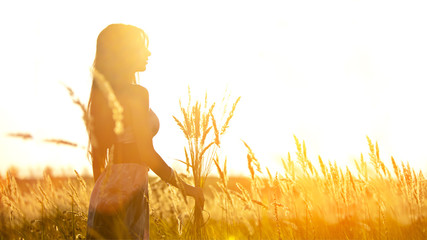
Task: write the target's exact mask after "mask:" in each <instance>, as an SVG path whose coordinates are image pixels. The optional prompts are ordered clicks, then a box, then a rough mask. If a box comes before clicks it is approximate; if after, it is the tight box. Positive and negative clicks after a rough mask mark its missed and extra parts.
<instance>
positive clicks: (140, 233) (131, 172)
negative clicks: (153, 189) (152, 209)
mask: <svg viewBox="0 0 427 240" xmlns="http://www.w3.org/2000/svg"><path fill="white" fill-rule="evenodd" d="M148 238H149V208H148V168H147V167H146V166H143V165H140V164H136V163H121V164H112V165H111V166H110V167H109V168H107V169H106V170H105V171H104V172H103V173H102V174H101V175H100V177H99V178H98V180H97V181H96V183H95V186H94V188H93V191H92V195H91V197H90V204H89V213H88V222H87V239H148Z"/></svg>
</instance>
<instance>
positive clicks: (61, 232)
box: [0, 98, 427, 239]
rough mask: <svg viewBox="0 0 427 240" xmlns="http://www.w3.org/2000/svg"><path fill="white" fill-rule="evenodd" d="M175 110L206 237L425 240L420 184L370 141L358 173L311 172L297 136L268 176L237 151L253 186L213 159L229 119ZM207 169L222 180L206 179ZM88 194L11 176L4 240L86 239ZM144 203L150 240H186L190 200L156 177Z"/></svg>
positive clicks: (326, 165)
mask: <svg viewBox="0 0 427 240" xmlns="http://www.w3.org/2000/svg"><path fill="white" fill-rule="evenodd" d="M190 101H191V98H190V99H189V102H190ZM237 101H238V100H237ZM237 101H236V103H237ZM202 105H203V106H202ZM235 105H236V104H234V105H233V107H232V110H231V112H232V113H233V112H234V110H235ZM181 109H182V114H183V115H182V119H181V120H180V119H178V118H175V120H176V122H177V124H178V125H179V127H180V128H181V130H182V131H183V133H184V135H185V137H186V139H187V141H188V145H187V146H186V147H185V151H184V152H185V155H186V160H185V161H182V162H184V163H185V164H186V165H187V167H188V170H189V172H191V173H192V174H191V177H186V176H185V175H182V174H181V178H182V179H184V180H185V181H193V183H194V184H196V185H198V186H205V189H206V191H205V193H206V203H205V210H206V212H204V213H202V214H203V218H202V219H203V222H202V223H201V224H202V225H203V226H202V227H203V231H204V233H205V235H204V237H205V238H209V239H427V233H426V227H427V220H426V214H427V208H426V205H425V197H426V191H425V190H426V187H427V185H426V183H427V182H426V179H425V177H424V176H423V174H422V172H421V171H418V170H415V169H413V168H412V167H411V166H410V165H409V163H399V162H397V161H396V160H395V159H394V158H393V157H391V161H390V162H391V166H392V168H393V169H392V172H393V174H391V173H390V171H389V170H388V168H387V166H386V164H385V162H384V161H383V159H381V158H380V151H379V146H378V143H375V144H374V143H373V142H372V141H371V140H370V139H369V138H367V143H368V144H367V148H366V150H367V151H368V157H369V162H368V161H366V160H365V156H364V155H363V154H361V156H360V159H357V160H355V164H354V165H355V170H352V168H349V167H345V168H341V167H338V165H337V163H336V162H331V161H324V160H323V159H322V158H321V157H320V156H318V164H317V161H316V163H315V161H312V160H310V159H308V157H307V147H306V145H305V142H304V141H302V143H301V141H299V139H298V138H297V137H295V136H294V140H295V145H296V151H295V154H291V153H288V154H287V156H286V157H284V158H283V159H282V163H283V168H282V169H276V170H277V172H272V171H271V169H268V168H263V166H262V163H263V161H268V159H266V160H259V159H257V157H256V149H252V148H251V147H250V145H249V144H248V143H246V142H243V144H244V145H245V146H246V149H247V167H248V176H249V177H247V178H246V177H241V178H238V177H232V176H228V173H227V159H225V158H222V157H219V156H217V155H215V154H214V153H215V152H214V150H215V148H217V147H218V146H219V145H220V144H221V141H220V140H221V139H220V136H221V134H224V132H225V130H226V129H227V127H224V126H228V124H229V118H231V117H230V116H232V115H233V114H232V113H231V114H228V115H227V114H223V115H225V116H226V117H224V119H225V120H224V121H218V120H221V118H217V117H214V116H216V115H215V114H213V111H214V109H215V105H214V104H212V105H208V104H207V100H206V99H205V102H204V104H202V103H199V102H196V104H193V105H191V104H190V103H189V104H187V107H186V108H183V107H181ZM218 122H223V123H224V124H223V125H222V126H221V127H218ZM209 161H210V163H209ZM231 161H233V160H231ZM210 164H213V165H214V166H215V168H216V171H217V172H218V176H219V177H218V178H216V177H215V178H214V177H207V173H208V172H209V171H208V168H209V167H210ZM262 169H265V170H266V172H265V173H266V175H265V176H266V178H264V175H262V174H263V172H262ZM92 188H93V181H92V180H89V181H88V180H87V179H84V178H82V177H81V176H80V175H79V174H78V173H77V172H76V176H75V177H74V178H70V179H65V180H64V179H63V180H58V179H51V178H50V176H48V175H45V177H44V178H43V179H42V180H37V181H33V182H32V183H25V182H24V180H20V179H15V178H14V177H13V176H12V175H11V174H8V175H7V176H6V178H5V179H3V180H1V183H0V197H1V204H0V226H1V228H0V239H84V237H85V235H86V221H87V211H88V205H89V197H90V192H91V190H92ZM149 194H150V198H149V199H150V238H151V239H188V235H186V232H188V231H189V230H191V229H195V226H194V222H195V221H194V201H193V200H192V199H190V198H189V199H188V200H187V199H186V197H185V195H183V194H181V193H180V190H179V189H176V188H173V187H170V186H168V185H167V184H165V183H164V182H162V181H159V180H158V178H150V187H149Z"/></svg>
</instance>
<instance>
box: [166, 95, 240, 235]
mask: <svg viewBox="0 0 427 240" xmlns="http://www.w3.org/2000/svg"><path fill="white" fill-rule="evenodd" d="M191 100H192V99H191V92H190V88H188V103H187V106H186V107H183V106H182V103H181V101H180V104H179V105H180V109H181V113H182V119H181V120H179V119H178V118H177V117H175V116H173V118H174V119H175V122H176V123H177V125H178V126H179V127H180V129H181V130H182V132H183V134H184V136H185V138H186V140H187V146H185V147H184V152H185V162H184V161H181V162H183V163H184V164H186V166H187V171H190V169H191V173H192V177H193V183H194V186H196V187H201V188H203V187H204V185H205V182H206V178H207V176H208V175H209V172H210V171H211V168H212V163H213V162H214V157H215V156H216V151H217V148H218V147H220V144H221V140H220V139H221V136H222V135H224V134H225V132H226V130H227V128H228V126H229V123H230V120H231V118H232V117H233V114H234V110H235V109H236V106H237V103H238V102H239V100H240V98H237V100H236V101H235V102H234V104H233V107H232V108H231V110H230V111H229V112H228V114H227V109H226V106H224V107H223V108H224V109H223V113H224V114H223V115H226V114H227V115H228V117H227V118H226V119H225V121H224V123H223V124H222V127H221V128H219V127H218V124H217V119H216V117H215V116H214V110H215V103H213V104H208V96H207V93H206V94H205V100H204V103H201V102H199V101H196V102H195V103H193V102H192V101H191ZM202 105H203V106H202ZM212 131H213V133H212ZM203 225H204V221H203V215H202V209H201V206H197V202H196V206H195V208H194V228H193V229H194V232H193V234H191V235H190V236H191V237H192V238H194V239H207V238H208V236H207V235H206V232H205V231H204V228H203Z"/></svg>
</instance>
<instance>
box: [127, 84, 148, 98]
mask: <svg viewBox="0 0 427 240" xmlns="http://www.w3.org/2000/svg"><path fill="white" fill-rule="evenodd" d="M129 93H130V94H132V95H134V96H135V95H136V96H137V97H148V90H147V89H146V88H145V87H143V86H141V85H138V84H133V85H130V86H129Z"/></svg>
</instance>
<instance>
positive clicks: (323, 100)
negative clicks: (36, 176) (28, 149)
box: [0, 1, 427, 173]
mask: <svg viewBox="0 0 427 240" xmlns="http://www.w3.org/2000/svg"><path fill="white" fill-rule="evenodd" d="M334 4H338V6H336V7H339V8H340V9H341V11H335V10H332V9H331V8H330V6H331V3H329V2H328V3H323V2H322V3H320V2H319V3H315V4H314V5H313V6H306V5H304V4H302V3H292V4H291V3H287V7H284V8H279V7H278V6H275V5H274V4H273V3H268V4H267V3H266V4H263V5H261V4H255V3H239V4H237V3H230V6H229V7H228V8H223V7H221V6H222V5H221V4H202V3H190V2H185V3H183V4H181V3H180V4H177V3H172V2H171V3H170V5H167V6H163V5H162V4H159V3H143V2H141V3H139V2H138V3H136V2H135V3H133V5H132V6H133V7H132V9H129V8H127V7H126V6H125V5H123V6H121V5H120V6H116V5H112V4H105V6H104V10H103V11H101V12H100V15H99V17H97V18H96V19H93V15H92V12H93V11H94V8H95V5H91V4H89V5H87V7H86V8H85V9H84V11H82V13H81V14H80V15H79V18H78V20H77V21H75V18H74V17H71V15H70V13H68V11H65V9H66V7H65V6H59V5H54V6H55V7H57V8H58V10H57V11H55V13H51V12H49V13H47V12H45V13H43V14H39V15H37V16H34V14H33V15H31V16H32V17H34V21H33V20H31V21H30V20H29V19H19V21H14V22H13V24H12V25H11V26H10V27H9V28H6V29H5V31H7V32H9V33H12V32H13V33H14V34H9V35H10V36H14V38H13V40H11V38H6V39H4V41H5V42H3V43H2V44H1V49H2V53H3V54H2V55H3V57H2V58H1V59H0V60H1V64H2V65H3V66H5V65H8V66H10V67H9V68H8V69H5V71H4V72H3V73H2V74H3V78H4V79H9V80H10V85H9V89H10V90H5V89H4V88H3V90H2V93H3V94H2V102H3V105H2V115H8V116H9V117H8V118H5V119H2V120H1V121H2V131H3V132H10V131H15V132H19V131H28V132H31V133H32V134H34V135H36V138H38V139H43V138H64V139H67V140H69V141H72V142H76V143H78V144H80V145H85V144H86V139H87V137H86V132H85V130H84V125H83V123H82V122H81V121H80V112H79V109H78V108H77V107H76V106H74V105H73V104H72V103H71V100H70V99H69V97H68V95H67V94H66V90H65V88H64V86H63V85H62V84H65V85H67V86H70V87H71V88H73V89H74V90H75V92H76V94H77V95H78V96H79V97H80V98H81V99H82V100H83V101H87V98H88V94H89V90H90V81H91V77H90V72H89V68H90V66H91V64H92V61H93V57H94V49H95V42H96V36H97V34H98V32H99V31H100V30H101V29H102V28H103V27H105V26H106V25H108V24H109V23H112V22H124V23H130V24H135V25H137V26H138V27H141V28H142V29H144V30H145V31H146V33H147V34H148V36H149V38H150V51H151V53H152V55H151V57H150V58H149V61H148V65H147V70H146V72H144V73H140V74H139V76H140V81H141V84H142V85H144V86H146V87H147V88H148V89H149V91H150V98H151V99H150V100H151V107H152V108H153V109H154V110H155V111H156V113H158V115H159V117H160V119H161V123H162V124H161V126H162V127H161V130H160V133H159V135H158V136H157V137H156V138H155V144H156V146H157V147H158V149H159V152H161V153H162V154H164V155H165V156H166V158H167V159H169V160H168V161H170V162H171V163H172V162H173V160H171V159H174V158H178V156H182V154H183V152H182V144H181V143H182V137H179V136H177V134H176V133H177V132H178V131H179V129H178V128H177V127H176V126H175V123H174V121H173V119H172V115H176V114H178V113H179V105H178V100H179V99H182V100H185V99H186V98H187V88H188V86H190V88H191V91H192V94H193V97H194V98H197V97H199V98H200V99H203V97H204V94H205V92H206V91H207V92H208V95H209V97H210V99H212V100H217V101H218V100H220V99H222V97H223V96H224V92H225V90H226V89H227V90H228V91H229V93H230V96H232V97H237V96H241V97H242V100H241V104H240V105H239V107H238V108H237V110H236V113H235V115H236V116H235V118H234V120H233V122H232V123H231V125H230V132H229V133H228V134H229V136H227V139H229V140H227V141H229V143H228V144H227V145H228V146H227V147H225V148H226V149H227V150H224V151H225V152H227V154H228V155H230V156H229V158H233V160H232V161H229V163H230V165H231V169H232V170H231V171H235V172H236V173H244V172H242V171H240V170H239V169H240V168H239V166H240V165H241V164H245V161H246V152H245V149H244V146H243V145H242V143H241V140H244V141H246V142H248V143H250V144H251V146H253V148H254V151H255V153H258V154H259V155H260V156H261V157H262V158H263V159H265V161H267V162H272V164H275V163H277V164H280V158H281V156H286V155H287V153H288V152H291V153H294V152H295V151H296V149H295V142H294V139H293V135H295V136H297V137H298V138H300V139H301V140H305V141H306V143H307V147H308V152H309V153H308V154H309V156H310V158H311V159H313V160H314V159H316V158H317V156H318V155H321V156H324V158H325V159H330V160H332V161H335V160H336V161H338V162H341V163H343V164H344V165H345V164H347V163H349V164H351V163H350V162H352V161H353V159H354V158H358V157H359V156H360V153H367V151H368V147H367V143H366V136H367V135H368V136H369V137H371V138H372V139H373V140H374V141H378V142H379V145H380V148H381V149H382V154H383V156H384V159H389V158H390V157H391V155H393V156H395V157H396V158H397V159H399V160H402V161H403V160H404V161H410V162H411V163H412V164H414V166H416V167H418V168H421V169H423V170H425V169H426V167H427V166H426V165H425V162H426V159H427V154H426V153H423V152H422V151H421V150H420V149H422V148H423V146H425V145H426V144H427V142H426V141H425V138H424V137H423V136H424V135H425V134H426V133H427V128H426V127H425V124H423V123H424V122H426V120H427V116H426V114H424V113H423V111H420V110H419V109H423V108H424V106H423V103H425V102H426V98H425V94H423V90H422V89H423V86H424V85H423V83H422V82H423V81H425V77H426V73H425V71H423V69H424V66H426V64H427V60H426V57H425V56H427V47H426V44H424V43H425V42H426V36H425V35H423V34H422V33H421V31H419V30H418V29H421V28H420V27H421V23H422V22H425V20H426V19H425V15H424V14H422V12H421V10H419V9H420V8H418V9H415V8H411V6H406V5H405V6H400V5H397V4H388V5H387V6H386V11H384V10H382V8H383V7H384V6H383V5H377V4H375V3H372V4H371V3H367V2H360V3H359V2H358V3H356V2H352V1H344V2H340V3H336V2H335V3H334ZM190 6H192V7H191V8H193V7H197V8H198V9H199V11H191V10H190ZM13 7H14V8H16V7H17V6H13ZM243 9H244V11H243ZM333 9H335V8H333ZM240 10H242V11H240ZM38 11H39V12H40V11H41V12H43V11H44V10H43V9H39V10H38ZM159 13H161V14H159ZM219 13H221V14H219ZM397 13H399V16H401V17H400V18H395V17H394V16H395V15H396V14H397ZM379 15H380V16H381V17H379ZM53 17H55V20H54V21H53V20H52V18H53ZM9 18H10V19H16V17H14V16H11V15H3V16H2V18H1V20H2V21H3V22H5V21H9ZM9 22H10V21H9ZM20 28H21V29H22V28H25V29H27V30H26V31H25V32H24V31H14V29H20ZM28 35H30V36H31V41H28ZM6 46H10V47H6ZM17 49H20V51H17ZM3 50H4V51H3ZM23 52H25V54H24V53H23ZM18 53H19V54H18ZM21 55H22V56H24V55H25V57H22V56H21ZM8 63H11V64H8ZM20 66H21V67H20ZM22 66H25V68H24V69H25V71H22ZM17 73H19V74H17ZM23 86H25V87H23ZM11 101H12V102H13V104H12V105H11V104H5V103H7V102H9V103H10V102H11ZM23 109H26V110H25V111H23ZM28 119H31V121H28ZM2 141H3V142H4V144H5V145H7V144H10V145H14V144H17V143H16V141H15V140H13V143H12V142H11V141H9V140H7V139H4V140H2ZM15 148H16V147H14V149H15ZM23 148H25V147H23ZM41 149H44V147H43V148H41ZM40 151H41V152H40ZM40 151H39V152H37V154H40V155H44V156H46V157H45V158H40V159H39V160H38V161H32V162H31V163H29V162H28V163H27V162H26V161H29V160H28V159H27V157H22V158H23V159H21V160H20V161H17V162H20V163H21V164H20V167H23V168H26V167H29V166H31V167H36V166H43V165H45V164H47V163H52V161H53V159H57V161H60V162H61V163H63V164H64V165H67V164H71V165H72V166H75V165H74V163H69V162H68V161H69V160H65V159H64V160H59V159H62V157H63V156H64V155H63V154H60V153H58V155H56V156H51V155H46V154H43V151H44V150H40ZM46 151H47V149H46ZM76 151H83V152H84V150H81V149H79V150H76ZM6 152H7V151H6ZM59 152H60V151H59ZM231 156H232V157H231ZM13 158H14V156H13V154H12V153H8V154H7V153H4V154H3V155H2V159H5V161H2V165H1V169H2V172H4V171H5V170H6V168H7V167H8V166H9V165H11V164H14V161H12V160H10V159H13ZM24 158H26V159H27V160H24ZM55 161H56V160H55ZM386 161H387V160H386ZM82 164H83V165H85V166H86V167H90V165H89V164H87V163H86V162H82ZM75 167H76V168H80V169H81V168H82V166H80V167H77V166H75Z"/></svg>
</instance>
